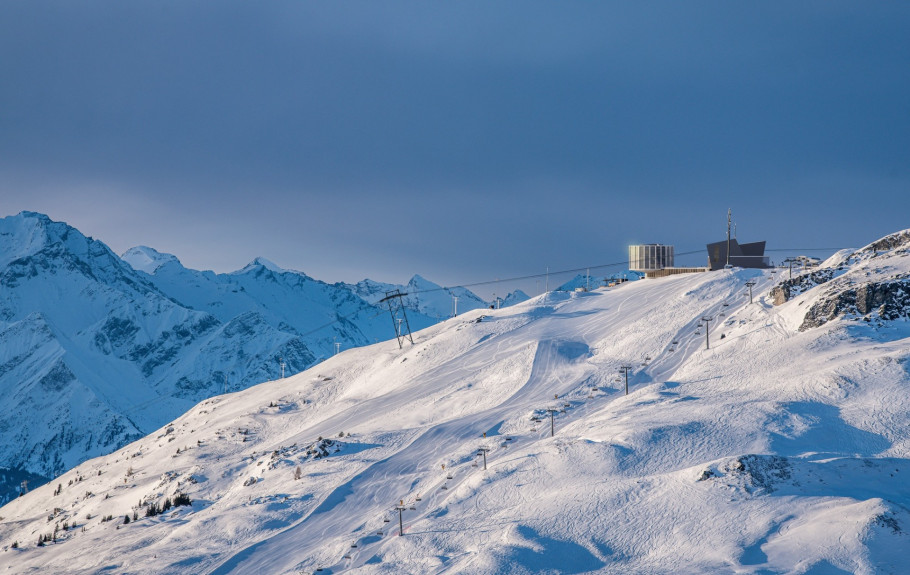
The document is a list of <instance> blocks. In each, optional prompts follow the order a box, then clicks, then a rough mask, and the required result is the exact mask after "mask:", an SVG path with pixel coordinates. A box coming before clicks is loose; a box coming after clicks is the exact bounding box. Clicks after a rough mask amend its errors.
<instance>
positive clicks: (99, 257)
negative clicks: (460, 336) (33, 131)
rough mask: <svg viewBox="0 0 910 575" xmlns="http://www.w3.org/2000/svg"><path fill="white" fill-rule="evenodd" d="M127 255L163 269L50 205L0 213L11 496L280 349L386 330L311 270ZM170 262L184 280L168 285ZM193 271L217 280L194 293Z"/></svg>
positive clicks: (263, 367)
mask: <svg viewBox="0 0 910 575" xmlns="http://www.w3.org/2000/svg"><path fill="white" fill-rule="evenodd" d="M130 260H131V262H132V263H133V265H136V266H137V267H140V268H142V269H146V270H149V271H152V272H154V274H155V275H151V276H150V275H148V274H147V273H144V272H138V271H136V270H134V269H133V268H132V267H131V266H130V265H127V264H126V263H124V261H123V260H122V259H121V258H119V257H117V256H116V255H115V254H114V253H112V252H111V251H110V250H109V249H108V248H107V246H105V245H104V244H103V243H102V242H100V241H97V240H94V239H91V238H87V237H85V236H84V235H82V234H81V233H79V231H78V230H76V229H74V228H72V227H70V226H68V225H66V224H65V223H62V222H54V221H51V220H50V219H49V218H48V217H47V216H44V215H41V214H36V213H30V212H23V213H21V214H19V215H18V216H12V217H8V218H3V219H0V286H2V298H0V391H2V393H0V501H4V500H5V499H6V498H7V497H8V496H9V493H10V488H11V487H14V486H15V487H17V486H18V483H17V484H16V485H10V484H9V483H8V482H5V481H4V479H8V480H17V479H18V478H19V477H20V476H23V477H25V478H28V479H29V480H30V483H31V485H32V486H34V485H37V484H40V483H41V482H42V481H44V480H46V479H47V478H50V477H54V476H56V475H57V474H59V473H62V472H63V471H65V470H66V469H69V468H71V467H72V466H74V465H76V464H77V463H80V462H82V461H85V460H86V459H88V458H90V457H95V456H97V455H100V454H103V453H109V452H111V451H113V450H115V449H116V448H118V447H120V446H122V445H124V444H125V443H128V442H129V441H132V440H135V439H137V438H139V437H142V436H143V435H145V434H146V433H149V432H150V431H152V430H154V429H156V428H157V427H159V426H160V425H161V424H162V423H164V422H166V421H169V420H170V419H172V418H174V417H176V416H178V415H180V414H181V413H183V412H185V411H186V410H187V409H189V408H190V407H192V406H193V405H194V404H195V403H197V402H198V401H200V400H201V399H204V398H206V397H210V396H212V395H215V394H216V393H221V392H222V391H223V389H224V387H225V386H226V387H227V389H228V390H231V389H241V388H245V387H248V386H250V385H253V384H255V383H261V382H263V381H267V380H270V379H275V378H276V377H278V375H279V373H280V361H283V362H284V364H285V369H286V370H287V373H297V372H299V371H301V370H302V369H304V368H306V367H308V366H310V365H313V364H314V363H315V362H316V361H317V359H318V358H319V356H326V355H328V354H329V353H331V351H333V350H332V347H333V345H332V344H333V343H334V341H333V336H334V337H337V339H338V341H340V342H341V343H342V345H343V346H345V347H348V346H351V345H361V344H364V343H367V342H372V341H373V340H374V338H376V337H379V331H378V330H379V325H380V324H379V320H378V319H376V318H375V317H374V316H375V315H376V312H377V310H376V309H375V308H373V307H372V306H370V305H369V304H367V303H366V302H363V301H362V300H359V299H357V298H356V297H354V296H352V295H351V294H350V293H349V292H348V291H346V290H338V289H333V288H331V286H327V285H326V284H323V283H321V282H315V281H313V280H309V278H305V277H304V276H302V275H300V274H291V273H280V272H275V271H273V270H272V269H269V268H268V267H266V266H264V265H261V263H256V265H251V266H248V268H247V269H245V270H243V271H242V272H238V273H237V274H234V275H232V276H231V278H232V279H231V281H224V282H220V283H219V278H220V277H221V276H218V277H214V274H211V275H212V276H213V279H212V280H211V281H208V276H206V275H205V274H203V273H199V272H192V273H191V272H189V271H188V270H184V269H183V268H182V266H180V263H179V262H178V261H177V259H176V258H175V257H173V256H167V255H163V254H159V253H157V252H155V251H154V250H151V249H148V248H145V249H140V250H133V251H131V253H130ZM175 270H178V271H179V270H182V272H185V273H184V274H183V276H181V277H179V278H178V277H175V275H173V274H176V273H178V272H177V271H175ZM193 274H196V275H193ZM159 276H161V277H162V278H164V277H167V278H172V279H174V283H175V285H179V284H180V282H182V281H185V282H186V285H185V286H184V285H180V287H181V288H182V289H177V290H176V291H177V292H179V293H177V294H175V293H166V292H165V290H163V289H160V288H159V287H158V286H157V285H156V282H155V281H154V280H156V279H157V278H158V277H159ZM194 281H196V282H198V283H199V284H205V285H206V286H214V287H213V288H212V290H210V291H209V292H207V293H205V294H204V296H203V297H200V298H199V301H196V300H193V299H191V298H190V297H189V296H190V294H193V293H195V292H193V289H194V288H195V284H194V283H193V282H194ZM161 285H162V287H171V286H169V285H166V282H162V284H161ZM289 286H290V287H289ZM296 287H299V289H296V291H295V289H294V288H296ZM217 289H221V290H222V292H223V294H225V296H224V297H222V298H221V300H220V301H219V300H217V295H218V292H217ZM200 291H201V290H200ZM232 295H233V296H235V298H234V299H231V298H230V297H229V296H232ZM176 296H180V297H176ZM182 297H187V299H188V300H189V301H190V302H191V303H190V304H185V303H184V302H183V301H182V300H181V298H182ZM206 297H208V299H206ZM257 298H258V299H257ZM282 298H283V299H282ZM270 303H271V307H270V305H269V304H270ZM232 305H233V307H231V306H232ZM226 308H230V309H229V310H228V312H227V313H224V310H225V309H226ZM276 308H280V309H281V310H282V312H283V313H282V314H281V315H278V314H276V313H273V310H274V309H276ZM339 315H345V316H347V317H345V320H344V321H343V322H340V323H338V324H336V325H335V326H333V329H330V330H326V332H325V333H323V332H320V333H318V334H314V335H311V336H309V337H306V336H304V335H302V331H303V330H305V329H313V328H315V327H318V326H320V325H324V324H326V323H328V322H331V321H334V320H335V319H336V318H338V317H339ZM382 319H383V320H385V321H384V322H383V323H382V327H384V328H385V334H386V337H387V336H388V335H389V334H390V333H391V326H389V325H387V324H389V323H390V322H389V321H388V320H387V319H386V318H382ZM418 321H419V318H418ZM283 322H284V323H283ZM425 322H429V320H428V319H427V320H425ZM288 324H291V325H288ZM4 469H8V470H12V471H10V472H8V473H5V472H4V471H3V470H4ZM23 474H25V475H23Z"/></svg>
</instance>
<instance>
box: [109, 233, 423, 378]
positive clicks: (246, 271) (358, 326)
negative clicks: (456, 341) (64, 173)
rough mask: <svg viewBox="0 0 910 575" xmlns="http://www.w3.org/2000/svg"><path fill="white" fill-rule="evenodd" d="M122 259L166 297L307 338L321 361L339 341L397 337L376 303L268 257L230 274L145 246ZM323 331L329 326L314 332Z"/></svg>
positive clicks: (415, 323) (415, 317) (417, 323)
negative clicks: (200, 267) (187, 265)
mask: <svg viewBox="0 0 910 575" xmlns="http://www.w3.org/2000/svg"><path fill="white" fill-rule="evenodd" d="M123 259H124V261H126V262H127V263H129V264H130V265H131V266H133V267H134V268H135V269H136V270H145V269H151V270H152V271H151V273H150V274H148V275H145V274H146V273H147V272H143V275H144V279H146V280H147V281H148V282H149V283H151V284H153V285H154V286H155V287H156V288H158V289H159V290H160V291H161V292H162V293H165V294H167V295H168V296H170V297H171V298H173V299H175V300H176V301H179V302H181V303H183V304H185V305H187V306H189V307H191V308H192V309H196V310H200V311H205V312H207V313H209V314H211V315H213V316H214V317H216V318H218V320H219V321H222V322H229V321H231V320H232V319H233V318H236V317H239V316H242V315H244V314H254V316H255V317H256V318H258V319H259V320H260V321H262V322H264V323H266V324H268V325H269V326H271V327H272V328H274V329H276V330H279V331H281V332H285V333H290V334H294V335H296V336H298V337H302V338H303V339H304V340H305V341H306V344H307V347H308V349H310V350H312V351H313V352H314V353H315V354H316V356H315V359H317V360H322V359H324V358H326V357H329V356H331V355H333V354H334V352H335V349H334V344H335V342H339V343H341V344H342V349H347V348H350V347H355V346H361V345H366V344H368V343H373V342H375V341H377V340H380V339H382V340H384V339H388V338H389V337H390V336H391V335H394V331H393V328H392V327H391V325H390V318H389V317H388V316H387V314H381V313H380V312H381V311H382V310H381V309H377V308H376V307H374V306H373V305H371V303H372V302H367V301H365V300H364V299H362V298H360V297H358V296H356V295H355V294H352V293H351V292H350V291H349V290H347V289H344V288H339V287H338V286H337V284H336V285H331V284H327V283H325V282H321V281H319V280H315V279H313V278H311V277H309V276H307V275H306V274H304V273H303V272H298V271H292V270H286V269H283V268H281V267H279V266H277V265H276V264H274V263H272V262H270V261H268V260H266V259H265V258H261V257H260V258H256V259H255V260H253V261H252V262H250V263H249V264H247V265H246V266H245V267H244V268H243V269H241V270H238V271H236V272H233V273H227V274H216V273H214V272H211V271H196V270H191V269H188V268H185V267H183V265H182V264H181V263H180V261H179V260H178V259H177V258H176V257H174V256H172V255H169V254H161V253H159V252H157V251H155V250H154V249H152V248H149V247H144V246H141V247H136V248H132V249H130V250H128V251H127V252H126V253H124V254H123ZM149 262H151V263H149ZM338 318H341V321H338V322H335V320H336V319H338ZM408 320H409V321H410V323H411V327H412V329H415V330H417V329H422V328H424V327H427V326H429V325H431V324H433V323H435V321H436V320H435V319H430V318H429V317H427V316H425V315H422V314H419V313H415V314H412V315H411V316H409V317H408ZM327 324H329V325H327ZM321 326H326V327H325V328H323V329H319V330H318V331H316V330H315V328H319V327H321ZM297 371H299V369H296V370H295V371H292V372H289V373H296V372H297Z"/></svg>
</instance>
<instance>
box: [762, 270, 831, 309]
mask: <svg viewBox="0 0 910 575" xmlns="http://www.w3.org/2000/svg"><path fill="white" fill-rule="evenodd" d="M834 271H835V270H833V269H821V270H816V271H814V272H811V273H808V274H803V275H800V276H797V277H795V278H793V279H788V280H784V281H782V282H781V283H779V284H778V285H776V286H774V287H773V288H771V293H770V296H771V299H772V300H773V301H774V305H781V304H783V303H786V302H787V301H789V300H791V299H793V298H794V297H796V296H798V295H800V294H801V293H803V292H806V291H808V290H810V289H812V288H814V287H815V286H817V285H820V284H823V283H826V282H829V281H831V278H833V277H834Z"/></svg>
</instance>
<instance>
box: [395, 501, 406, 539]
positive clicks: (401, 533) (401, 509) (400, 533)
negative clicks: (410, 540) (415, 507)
mask: <svg viewBox="0 0 910 575" xmlns="http://www.w3.org/2000/svg"><path fill="white" fill-rule="evenodd" d="M405 509H407V507H405V506H404V501H402V502H401V505H396V506H395V510H396V511H398V536H399V537H403V536H404V519H402V517H401V514H402V513H404V510H405Z"/></svg>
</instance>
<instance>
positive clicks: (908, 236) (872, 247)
mask: <svg viewBox="0 0 910 575" xmlns="http://www.w3.org/2000/svg"><path fill="white" fill-rule="evenodd" d="M908 244H910V230H904V231H902V232H897V233H896V234H891V235H890V236H885V237H883V238H882V239H880V240H877V241H875V242H873V243H871V244H869V245H868V246H866V247H865V248H863V250H862V251H864V252H885V251H890V250H893V249H895V248H899V247H901V246H904V245H908Z"/></svg>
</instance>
